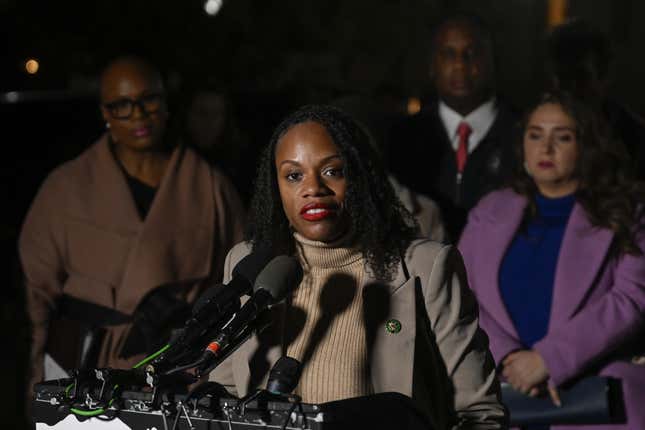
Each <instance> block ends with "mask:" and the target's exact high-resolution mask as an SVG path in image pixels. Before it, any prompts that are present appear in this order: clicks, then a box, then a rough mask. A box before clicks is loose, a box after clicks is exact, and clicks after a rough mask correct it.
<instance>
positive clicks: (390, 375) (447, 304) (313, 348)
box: [210, 106, 506, 429]
mask: <svg viewBox="0 0 645 430" xmlns="http://www.w3.org/2000/svg"><path fill="white" fill-rule="evenodd" d="M251 206H252V207H251V214H250V221H251V224H250V228H249V233H248V234H247V241H246V242H244V243H241V244H238V245H237V246H236V247H235V248H233V249H232V250H231V252H230V253H229V255H228V257H227V260H226V263H225V282H228V281H229V280H230V279H231V271H232V268H233V267H235V265H236V264H237V262H238V261H239V260H240V259H242V258H243V257H244V256H246V255H247V254H249V253H250V252H251V250H252V249H253V248H256V247H258V248H259V247H269V248H270V249H272V250H273V252H274V253H275V254H289V255H296V256H297V257H298V258H299V260H300V262H301V264H302V267H303V269H304V274H305V275H304V278H303V281H302V282H301V284H300V285H299V287H298V288H297V289H296V290H295V292H294V293H293V294H292V295H291V297H289V298H288V300H287V301H286V303H284V304H281V305H278V306H274V307H273V308H272V309H271V318H272V324H271V326H270V327H269V328H268V329H267V330H265V331H264V332H262V333H261V334H259V335H255V336H253V337H252V338H251V339H250V340H249V341H247V342H246V343H245V344H244V345H242V347H240V348H239V349H238V350H237V351H236V352H235V353H234V354H232V356H231V357H229V358H228V359H227V360H225V361H224V362H223V363H222V364H221V365H220V366H218V367H217V368H216V369H215V370H214V371H213V372H212V373H211V375H210V379H211V380H213V381H217V382H219V383H222V384H223V385H225V386H226V387H227V389H229V391H231V392H233V393H235V394H237V395H238V396H244V395H246V394H248V393H249V391H252V390H254V389H257V388H260V387H264V384H266V380H267V377H268V371H269V369H270V368H271V366H272V364H273V363H274V362H275V361H276V360H277V359H278V358H279V357H280V356H282V355H288V356H291V357H293V358H296V359H297V360H299V361H300V362H301V363H302V375H301V378H300V381H299V384H298V386H297V387H296V389H295V394H298V395H299V396H301V397H302V400H303V401H304V402H307V403H322V402H329V401H334V400H341V399H347V398H352V397H358V396H366V395H370V394H376V393H384V392H398V393H402V394H404V395H407V396H409V397H411V398H412V399H413V403H414V404H415V405H416V406H417V408H418V409H420V410H421V411H423V412H424V413H425V414H426V415H427V416H428V418H430V421H431V422H432V423H433V424H434V426H435V427H436V428H438V429H446V428H463V429H484V428H486V429H489V428H490V429H492V428H504V427H505V425H506V424H505V423H506V414H505V410H504V408H503V406H502V405H501V404H500V402H499V387H498V381H497V380H496V377H495V372H494V364H493V361H492V358H491V355H490V353H489V351H488V342H487V338H486V335H485V334H484V333H483V331H481V330H480V329H479V327H478V319H477V303H476V302H475V299H474V297H473V295H472V294H471V292H470V290H469V288H468V285H467V281H466V275H465V270H464V266H463V263H462V259H461V256H460V254H459V252H458V251H457V249H456V248H454V247H452V246H448V245H441V244H439V243H436V242H432V241H430V240H415V235H416V227H415V224H414V221H413V220H412V217H411V215H410V214H409V213H407V212H406V210H405V209H404V208H403V206H402V205H401V203H400V202H399V201H398V200H397V198H396V197H395V194H394V191H393V190H392V188H391V186H390V184H389V182H388V180H387V175H386V174H385V172H384V171H383V169H382V167H381V165H380V164H379V160H378V159H377V157H376V155H375V154H374V152H373V150H372V147H371V145H370V143H369V141H368V137H367V135H366V133H365V132H364V131H363V130H362V129H361V128H360V127H359V126H358V125H357V124H356V123H355V122H354V121H353V120H352V119H351V118H350V117H349V116H347V115H346V114H344V113H343V112H341V111H339V110H337V109H335V108H332V107H327V106H306V107H303V108H301V109H300V110H298V111H296V112H295V113H293V114H291V115H290V116H288V117H287V118H286V119H285V120H284V121H283V122H282V123H281V124H280V125H279V126H278V127H277V129H276V130H275V132H274V134H273V137H272V139H271V142H270V144H269V145H268V147H267V148H266V149H265V152H264V154H263V157H262V160H261V163H260V166H259V171H258V175H257V178H256V182H255V191H254V195H253V198H252V204H251ZM376 412H377V411H375V413H376Z"/></svg>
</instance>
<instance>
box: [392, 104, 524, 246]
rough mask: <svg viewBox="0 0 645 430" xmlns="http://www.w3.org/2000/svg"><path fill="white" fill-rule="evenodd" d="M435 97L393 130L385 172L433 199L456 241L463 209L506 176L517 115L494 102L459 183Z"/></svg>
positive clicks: (512, 161) (510, 159)
mask: <svg viewBox="0 0 645 430" xmlns="http://www.w3.org/2000/svg"><path fill="white" fill-rule="evenodd" d="M438 108H439V105H438V102H433V103H431V104H430V106H429V107H428V109H427V110H425V111H422V112H421V113H419V114H417V115H415V116H413V117H411V118H407V119H406V120H404V121H403V122H401V123H400V124H398V125H396V126H394V127H393V129H392V133H391V134H390V137H389V139H388V157H387V162H388V163H389V166H388V167H389V168H390V171H391V172H392V173H393V174H394V176H395V177H396V178H397V179H399V180H400V181H401V182H402V183H403V184H404V185H406V186H408V187H410V188H412V189H413V190H415V191H417V192H420V193H423V194H426V195H428V196H430V197H431V198H432V199H434V200H435V201H436V202H437V203H438V204H439V206H440V207H441V211H442V214H443V217H444V220H445V224H446V229H447V232H448V236H449V237H448V239H449V240H451V241H456V240H457V239H458V238H459V234H460V232H461V230H462V229H463V227H464V225H465V224H466V216H467V214H468V211H469V210H470V209H471V208H472V207H473V206H475V204H476V203H477V201H478V200H479V199H480V198H481V197H482V196H483V195H484V194H486V193H487V192H489V191H491V190H493V189H495V188H497V187H499V186H500V185H502V184H503V182H504V181H505V179H506V178H507V177H508V175H509V173H510V170H511V166H512V165H513V163H514V160H513V151H512V145H513V139H514V138H515V135H514V133H515V124H516V122H517V115H516V114H515V113H514V112H513V111H512V110H511V109H510V108H508V107H507V106H506V105H505V104H504V103H501V102H499V101H498V113H497V117H496V118H495V122H494V123H493V125H492V126H491V128H490V130H489V131H488V133H487V135H486V136H485V137H484V139H483V140H482V141H481V142H480V143H479V145H478V146H477V148H476V149H475V150H474V151H473V152H472V153H471V154H469V155H468V159H467V161H466V166H465V169H464V173H463V177H462V181H461V184H458V183H457V161H456V156H455V151H454V150H453V148H452V145H451V143H450V139H449V138H448V135H447V133H446V129H445V127H444V125H443V123H442V122H441V118H440V117H439V109H438Z"/></svg>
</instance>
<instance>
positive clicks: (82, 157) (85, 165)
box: [43, 139, 102, 193]
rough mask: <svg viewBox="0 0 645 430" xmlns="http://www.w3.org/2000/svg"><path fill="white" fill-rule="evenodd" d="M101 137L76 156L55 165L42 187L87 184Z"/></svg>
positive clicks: (67, 187) (65, 186) (67, 188)
mask: <svg viewBox="0 0 645 430" xmlns="http://www.w3.org/2000/svg"><path fill="white" fill-rule="evenodd" d="M101 144H102V139H99V140H98V141H96V142H94V143H93V144H92V145H91V146H90V147H89V148H87V149H85V150H84V151H83V152H82V153H81V154H79V155H78V156H77V157H76V158H73V159H71V160H67V161H65V162H63V163H61V164H59V165H58V166H56V167H55V168H54V169H53V170H52V171H51V172H50V173H49V174H48V175H47V177H46V178H45V181H44V182H43V188H64V189H66V190H67V192H68V193H69V191H70V190H71V189H70V187H72V188H73V187H76V186H84V185H87V182H88V180H89V177H90V176H91V174H92V172H93V170H94V166H93V164H94V163H95V162H96V159H97V158H98V152H99V151H100V145H101Z"/></svg>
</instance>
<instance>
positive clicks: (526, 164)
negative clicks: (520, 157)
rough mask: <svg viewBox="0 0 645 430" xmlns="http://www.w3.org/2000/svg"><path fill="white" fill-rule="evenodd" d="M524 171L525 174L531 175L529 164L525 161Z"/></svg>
mask: <svg viewBox="0 0 645 430" xmlns="http://www.w3.org/2000/svg"><path fill="white" fill-rule="evenodd" d="M524 171H525V172H526V174H527V175H529V176H531V177H532V176H533V175H531V171H530V170H529V164H528V163H527V162H526V161H524Z"/></svg>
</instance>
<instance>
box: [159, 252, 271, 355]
mask: <svg viewBox="0 0 645 430" xmlns="http://www.w3.org/2000/svg"><path fill="white" fill-rule="evenodd" d="M271 259H272V253H271V251H270V250H269V249H268V248H259V249H254V250H253V252H252V253H251V254H249V255H247V256H246V257H244V258H243V259H241V260H240V261H239V262H238V263H237V264H236V265H235V267H234V268H233V273H232V279H231V280H230V281H229V283H228V284H218V285H215V286H214V287H211V288H209V289H208V290H206V291H205V292H204V293H203V294H202V295H201V296H200V297H199V299H198V300H197V301H196V302H195V304H194V305H193V310H192V317H191V318H190V319H189V320H188V321H186V323H185V324H184V327H183V328H182V329H181V330H179V332H178V333H177V334H176V335H175V336H173V338H172V339H171V340H170V342H169V343H168V345H169V349H168V350H167V351H166V352H165V353H164V354H162V355H161V356H159V357H158V358H157V359H156V360H155V361H154V363H155V364H157V365H158V364H160V363H164V362H167V361H169V360H170V358H171V357H172V360H170V363H173V362H175V361H177V360H179V359H180V358H181V357H183V356H185V355H186V354H187V353H188V352H190V347H191V346H193V345H194V343H195V342H196V341H198V340H200V339H201V338H202V337H203V336H205V335H207V334H208V333H207V332H208V331H212V329H213V328H214V326H216V325H217V324H218V323H221V322H222V321H226V320H228V319H229V318H230V317H231V316H232V315H233V314H234V313H235V312H237V311H238V310H239V309H240V300H239V298H240V296H242V295H244V294H248V293H249V292H250V291H251V290H252V288H253V285H254V283H255V280H256V278H257V276H258V274H259V273H260V272H261V271H262V269H263V268H264V267H265V266H266V265H267V263H269V262H270V261H271ZM202 342H203V340H202ZM202 345H203V344H202ZM173 355H174V357H173Z"/></svg>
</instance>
